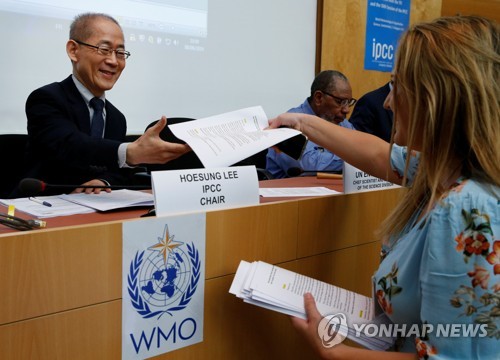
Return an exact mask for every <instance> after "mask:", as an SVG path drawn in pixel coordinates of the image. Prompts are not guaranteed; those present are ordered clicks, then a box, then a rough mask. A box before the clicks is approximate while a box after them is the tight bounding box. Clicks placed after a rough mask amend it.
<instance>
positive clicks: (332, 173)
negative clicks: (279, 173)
mask: <svg viewBox="0 0 500 360" xmlns="http://www.w3.org/2000/svg"><path fill="white" fill-rule="evenodd" d="M286 173H287V175H288V176H290V177H296V176H300V175H302V174H304V173H310V174H311V175H313V176H314V175H316V177H317V178H318V179H342V178H343V176H342V174H337V173H338V171H337V170H321V171H318V170H304V169H301V168H299V167H291V168H288V170H287V171H286Z"/></svg>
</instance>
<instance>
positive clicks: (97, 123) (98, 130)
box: [90, 97, 104, 138]
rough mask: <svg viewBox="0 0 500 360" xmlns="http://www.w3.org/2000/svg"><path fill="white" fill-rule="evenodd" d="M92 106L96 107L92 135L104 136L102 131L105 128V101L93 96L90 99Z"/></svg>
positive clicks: (91, 127)
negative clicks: (103, 111)
mask: <svg viewBox="0 0 500 360" xmlns="http://www.w3.org/2000/svg"><path fill="white" fill-rule="evenodd" d="M90 106H91V107H92V109H94V115H93V116H92V124H91V125H90V136H91V137H95V138H102V132H103V130H104V117H103V113H102V110H103V109H104V101H102V100H101V99H99V98H96V97H95V98H92V99H91V100H90Z"/></svg>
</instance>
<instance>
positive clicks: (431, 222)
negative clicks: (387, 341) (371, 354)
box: [374, 145, 500, 359]
mask: <svg viewBox="0 0 500 360" xmlns="http://www.w3.org/2000/svg"><path fill="white" fill-rule="evenodd" d="M407 156H408V154H407V151H406V148H404V147H400V146H397V145H394V147H393V149H392V152H391V162H392V166H393V168H394V170H396V171H398V173H399V174H400V175H402V174H403V171H404V168H405V161H406V157H407ZM411 156H412V158H411V161H410V174H409V180H410V181H411V177H412V176H413V175H414V173H415V171H416V168H417V164H418V154H412V155H411ZM499 194H500V190H499V188H498V187H496V186H493V185H491V184H484V183H481V182H478V181H475V180H474V179H463V178H460V179H457V182H456V183H455V184H454V185H453V186H452V187H451V188H450V189H449V191H448V192H447V193H445V194H444V195H443V196H442V198H441V199H440V201H439V202H438V203H437V204H436V205H435V206H434V208H433V210H432V211H431V212H429V213H428V215H427V216H425V217H424V218H422V219H420V220H418V221H413V223H411V224H408V226H407V228H406V229H405V231H403V233H402V234H401V236H400V237H399V238H398V239H393V241H392V242H391V244H390V245H387V246H384V249H383V253H385V254H386V255H385V257H384V259H383V261H382V262H381V264H380V267H379V269H378V270H377V272H376V274H375V277H374V283H375V286H376V287H375V297H376V301H377V302H378V304H379V305H380V306H381V307H382V309H383V310H384V311H385V313H386V314H387V315H388V317H389V318H390V319H391V320H392V321H393V322H394V323H395V324H400V325H403V324H406V326H407V329H410V327H411V326H412V325H414V324H419V328H420V329H424V328H425V329H428V330H429V331H427V332H424V331H419V332H418V333H417V334H414V335H415V336H411V337H405V338H404V339H402V340H403V341H401V342H400V343H402V345H401V351H407V352H410V351H411V352H416V353H417V355H418V356H419V358H422V359H439V358H442V359H445V358H446V359H476V358H481V359H500V202H499V198H500V196H499Z"/></svg>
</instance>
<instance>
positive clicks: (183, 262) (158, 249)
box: [127, 225, 201, 319]
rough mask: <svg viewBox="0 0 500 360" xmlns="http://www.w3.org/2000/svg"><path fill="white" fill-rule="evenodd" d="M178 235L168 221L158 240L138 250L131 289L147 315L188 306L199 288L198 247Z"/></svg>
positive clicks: (135, 302) (130, 276)
mask: <svg viewBox="0 0 500 360" xmlns="http://www.w3.org/2000/svg"><path fill="white" fill-rule="evenodd" d="M174 237H175V235H170V232H169V230H168V225H165V230H164V234H163V236H162V237H158V243H157V244H155V245H152V246H150V247H149V248H148V249H147V250H145V251H138V252H137V253H136V255H135V257H134V259H133V260H132V261H131V263H130V269H129V273H128V277H127V283H128V285H127V288H128V293H129V295H130V298H131V302H132V306H133V307H134V309H135V310H136V311H137V313H138V314H139V315H141V316H142V317H143V318H145V319H149V318H152V317H157V318H160V317H161V316H162V315H163V314H169V315H172V313H173V312H174V311H179V310H182V309H184V308H185V307H186V306H187V305H188V303H189V301H190V300H191V298H192V297H193V295H194V293H195V292H196V287H197V285H198V281H199V280H200V274H201V262H200V257H199V253H198V250H197V249H196V248H195V246H194V244H193V243H191V244H186V243H183V242H179V241H174Z"/></svg>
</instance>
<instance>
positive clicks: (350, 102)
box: [321, 91, 358, 107]
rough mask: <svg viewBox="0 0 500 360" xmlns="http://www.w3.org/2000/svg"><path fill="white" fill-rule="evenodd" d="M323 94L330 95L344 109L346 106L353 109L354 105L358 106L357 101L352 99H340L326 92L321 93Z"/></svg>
mask: <svg viewBox="0 0 500 360" xmlns="http://www.w3.org/2000/svg"><path fill="white" fill-rule="evenodd" d="M321 92H322V93H323V94H325V95H328V96H331V97H332V98H333V100H335V102H336V103H337V104H338V105H339V106H342V107H345V106H348V107H351V106H354V104H356V101H358V100H356V99H354V98H352V99H342V98H339V97H338V96H335V95H332V94H330V93H327V92H326V91H321Z"/></svg>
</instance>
